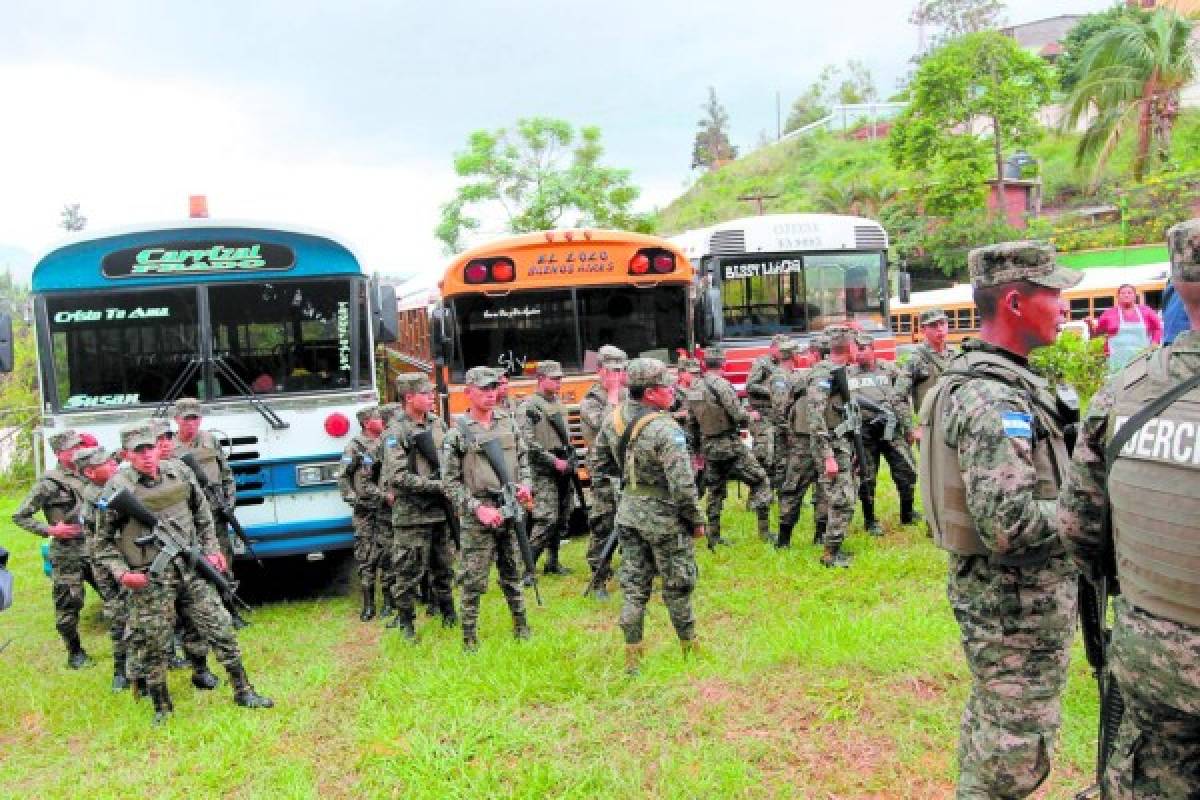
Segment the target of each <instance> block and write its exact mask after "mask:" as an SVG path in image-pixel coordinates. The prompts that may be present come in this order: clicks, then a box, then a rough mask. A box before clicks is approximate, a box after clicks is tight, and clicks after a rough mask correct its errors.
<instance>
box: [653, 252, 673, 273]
mask: <svg viewBox="0 0 1200 800" xmlns="http://www.w3.org/2000/svg"><path fill="white" fill-rule="evenodd" d="M654 271H655V272H657V273H659V274H662V273H664V272H674V271H675V256H673V255H671V254H670V253H657V254H655V256H654Z"/></svg>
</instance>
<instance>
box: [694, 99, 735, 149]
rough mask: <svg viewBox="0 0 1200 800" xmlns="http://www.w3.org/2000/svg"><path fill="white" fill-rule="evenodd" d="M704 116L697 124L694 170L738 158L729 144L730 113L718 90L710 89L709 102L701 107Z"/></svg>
mask: <svg viewBox="0 0 1200 800" xmlns="http://www.w3.org/2000/svg"><path fill="white" fill-rule="evenodd" d="M700 110H701V111H703V112H704V116H703V117H701V118H700V119H699V120H698V121H697V122H696V127H697V128H698V130H697V131H696V140H695V142H693V144H692V169H695V168H696V167H708V168H709V169H712V168H713V167H715V166H717V165H719V164H721V163H723V162H725V161H732V160H733V159H735V158H737V148H736V147H734V146H733V145H732V144H730V142H729V112H727V111H726V110H725V106H723V105H721V101H720V100H718V99H717V90H716V89H714V88H713V87H712V86H710V87H708V100H707V101H706V102H705V103H704V105H702V106H700Z"/></svg>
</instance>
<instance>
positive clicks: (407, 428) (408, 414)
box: [380, 374, 458, 641]
mask: <svg viewBox="0 0 1200 800" xmlns="http://www.w3.org/2000/svg"><path fill="white" fill-rule="evenodd" d="M396 394H397V396H399V397H400V398H401V400H402V406H401V409H402V410H401V412H400V413H398V414H396V415H395V416H394V417H393V420H392V424H391V425H390V426H388V429H387V430H386V431H384V432H383V450H382V451H383V471H382V474H381V476H380V484H381V487H382V489H383V491H384V492H386V493H387V496H388V499H389V501H390V504H391V506H392V537H393V540H392V564H393V566H394V569H395V573H396V585H395V592H396V596H395V599H394V603H395V606H396V618H395V619H394V620H392V621H391V622H389V623H388V627H392V628H399V629H400V632H401V633H402V634H403V635H404V637H405V638H406V639H408V640H409V641H415V640H416V638H417V634H416V629H415V627H414V625H413V622H414V619H415V617H416V612H415V607H416V601H417V595H418V590H419V588H420V586H421V583H422V580H423V579H425V578H426V576H428V577H427V579H428V583H429V587H430V592H431V594H432V600H433V604H434V606H435V607H436V608H437V609H438V612H439V613H440V614H441V617H442V624H443V625H445V626H446V627H452V626H454V625H455V624H457V622H458V615H457V613H456V612H455V610H454V595H453V593H452V583H453V579H454V539H453V536H452V535H451V530H450V526H449V523H448V520H447V518H446V494H445V491H444V490H443V487H442V479H441V463H440V461H439V460H438V458H439V457H438V455H437V453H438V451H439V450H440V449H441V446H442V442H443V441H444V440H445V438H446V423H444V422H442V420H441V419H439V418H438V417H437V416H436V415H434V414H433V413H432V412H433V404H434V395H433V384H432V383H430V381H429V378H428V377H426V376H425V375H421V374H412V375H403V376H401V377H399V378H397V379H396ZM418 437H421V438H418ZM424 438H428V440H429V448H428V450H429V451H431V452H426V451H425V450H423V449H422V446H421V445H420V444H419V442H420V441H421V440H422V439H424ZM430 455H432V456H433V459H432V461H431V460H430Z"/></svg>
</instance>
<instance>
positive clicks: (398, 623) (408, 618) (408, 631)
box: [387, 611, 417, 643]
mask: <svg viewBox="0 0 1200 800" xmlns="http://www.w3.org/2000/svg"><path fill="white" fill-rule="evenodd" d="M387 626H388V627H389V628H396V629H397V630H399V631H400V635H401V636H403V637H404V638H405V639H406V640H407V641H409V642H413V643H416V641H417V629H416V628H415V627H413V614H412V612H411V611H410V612H408V613H405V612H404V611H398V612H396V618H395V619H393V620H392V621H391V622H389V623H388V624H387Z"/></svg>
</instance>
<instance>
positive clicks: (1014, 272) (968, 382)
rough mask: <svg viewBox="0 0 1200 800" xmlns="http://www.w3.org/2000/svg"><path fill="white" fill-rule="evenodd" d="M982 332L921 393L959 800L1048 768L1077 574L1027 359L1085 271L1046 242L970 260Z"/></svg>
mask: <svg viewBox="0 0 1200 800" xmlns="http://www.w3.org/2000/svg"><path fill="white" fill-rule="evenodd" d="M967 263H968V265H969V269H970V273H971V284H972V286H973V288H974V296H975V305H976V307H977V308H978V310H979V316H980V320H981V322H982V326H981V329H980V340H979V341H973V342H970V343H969V344H968V345H967V346H966V347H964V348H963V352H962V353H961V354H960V355H958V356H957V357H955V358H954V359H953V360H952V361H951V362H950V363H949V365H948V366H947V369H946V371H945V372H944V373H943V374H942V378H941V380H939V381H938V383H937V385H936V386H935V387H934V388H933V389H932V390H931V391H930V394H929V395H928V396H927V397H926V398H925V402H924V405H923V407H922V411H921V418H920V424H921V426H922V427H923V428H924V439H923V446H922V453H921V465H920V483H921V493H922V498H923V499H924V501H925V512H926V515H927V517H928V519H929V524H930V529H931V531H932V533H933V537H934V541H935V542H937V543H938V545H939V546H941V547H942V548H944V549H946V550H948V551H949V552H950V554H951V555H950V562H949V578H948V580H947V595H948V597H949V600H950V607H951V608H952V609H954V616H955V618H956V620H957V622H958V626H959V629H960V631H961V636H962V643H963V652H964V654H965V655H966V659H967V664H968V666H969V667H970V669H971V675H972V684H971V693H970V696H969V697H968V699H967V705H966V708H965V709H964V711H963V716H962V724H961V728H960V732H959V744H958V759H959V783H958V796H959V797H960V798H976V797H978V798H985V797H986V798H994V797H1025V796H1027V795H1029V794H1030V793H1032V792H1033V791H1034V790H1035V789H1036V788H1037V787H1038V786H1039V785H1041V783H1042V781H1044V780H1045V778H1046V775H1047V774H1048V773H1049V771H1050V756H1051V751H1052V749H1053V746H1054V741H1055V738H1056V737H1057V734H1058V728H1059V724H1060V722H1061V708H1060V703H1061V695H1062V690H1063V687H1064V686H1065V685H1066V680H1067V664H1068V661H1069V658H1070V646H1071V639H1072V637H1073V636H1074V631H1075V603H1076V596H1077V587H1076V577H1077V576H1076V573H1075V569H1074V567H1073V566H1072V565H1071V563H1070V561H1069V559H1068V558H1067V557H1066V552H1065V551H1064V549H1063V545H1062V542H1061V541H1060V539H1059V535H1058V525H1057V522H1056V518H1055V515H1056V510H1055V507H1056V499H1057V496H1058V490H1059V486H1060V484H1061V483H1062V477H1063V471H1064V470H1065V468H1066V460H1067V453H1066V446H1065V444H1064V439H1063V431H1062V428H1063V424H1064V419H1063V418H1062V416H1061V415H1060V413H1059V411H1058V404H1057V402H1056V398H1055V396H1054V395H1053V394H1052V393H1050V392H1049V391H1048V389H1047V385H1046V382H1045V381H1044V380H1043V379H1042V378H1040V377H1038V376H1037V375H1035V374H1034V373H1033V372H1031V371H1030V370H1029V367H1028V363H1027V360H1026V358H1027V356H1028V355H1029V352H1030V351H1031V350H1032V349H1033V348H1035V347H1040V346H1043V345H1048V344H1051V343H1052V342H1053V341H1054V340H1055V338H1056V336H1057V333H1058V328H1059V325H1060V321H1059V319H1058V316H1057V313H1056V312H1057V307H1058V299H1059V293H1060V292H1061V290H1062V289H1065V288H1069V287H1071V286H1074V285H1075V284H1077V283H1078V282H1079V279H1080V277H1082V273H1078V272H1072V271H1071V270H1067V269H1062V268H1060V267H1058V266H1057V265H1056V263H1055V254H1054V248H1053V246H1051V245H1048V244H1042V243H1038V242H1009V243H1006V244H998V245H993V246H990V247H983V248H979V249H976V250H972V251H971V252H970V254H969V255H968V257H967Z"/></svg>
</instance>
